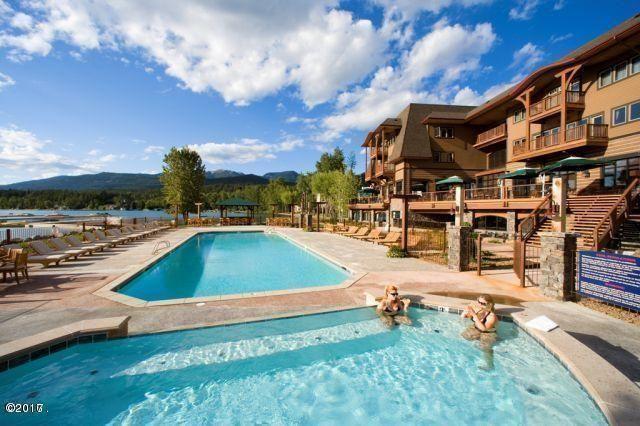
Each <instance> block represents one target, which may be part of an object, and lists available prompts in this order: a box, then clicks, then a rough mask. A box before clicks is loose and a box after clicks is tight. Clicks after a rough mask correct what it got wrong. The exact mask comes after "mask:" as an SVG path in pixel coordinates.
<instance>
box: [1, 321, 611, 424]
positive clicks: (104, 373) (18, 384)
mask: <svg viewBox="0 0 640 426" xmlns="http://www.w3.org/2000/svg"><path fill="white" fill-rule="evenodd" d="M410 314H411V316H412V318H413V321H414V326H400V327H399V328H395V329H393V330H388V329H386V328H385V327H383V326H382V325H381V323H380V321H379V319H378V318H376V316H375V314H374V312H373V310H371V309H358V310H352V311H346V312H339V313H331V314H323V315H311V316H306V317H299V318H291V319H283V320H273V321H265V322H259V323H251V324H242V325H236V326H229V327H214V328H208V329H200V330H192V331H182V332H176V333H166V334H160V335H151V336H144V337H134V338H130V339H120V340H112V341H108V342H103V343H93V344H86V345H77V346H74V347H72V348H70V349H67V350H63V351H61V352H57V353H55V354H53V355H51V356H48V357H45V358H41V359H39V360H36V361H32V362H30V363H28V364H24V365H22V366H20V367H17V368H15V369H11V370H8V371H6V372H4V373H0V395H2V399H3V403H5V402H6V401H26V402H34V403H36V402H40V403H43V404H44V408H45V410H48V413H43V414H35V415H20V416H18V415H9V414H6V413H2V414H0V423H3V424H36V423H44V422H46V421H53V422H54V423H56V424H76V423H91V424H131V425H146V424H150V423H151V424H230V425H231V424H256V423H261V424H282V425H285V424H286V425H288V424H318V423H322V424H348V425H352V424H354V425H359V424H362V425H364V424H366V425H383V424H385V425H388V424H394V423H400V424H410V425H412V424H447V425H449V424H491V423H493V424H499V425H541V424H544V425H563V426H565V425H568V424H582V425H597V424H606V422H605V419H604V418H603V416H602V415H601V413H600V412H599V410H598V409H597V408H596V406H595V404H594V403H593V402H592V400H591V399H589V397H588V396H587V394H586V393H585V392H584V391H583V390H582V388H581V387H580V386H579V385H578V383H577V382H576V381H575V380H574V379H573V378H572V376H571V375H570V374H569V373H568V372H567V370H565V369H564V368H563V367H562V366H561V365H560V364H559V363H558V362H557V361H556V359H555V358H554V357H553V356H552V355H550V354H549V353H548V352H547V351H545V350H544V349H543V348H542V347H541V346H540V345H538V344H537V343H536V342H535V341H534V340H533V339H532V338H530V337H529V336H528V335H527V334H526V333H524V332H522V331H521V330H519V329H518V328H517V327H516V326H515V325H514V324H511V323H505V322H503V323H500V324H499V327H498V335H499V337H500V339H499V341H498V343H497V344H496V346H495V355H494V363H495V366H494V369H493V370H490V371H485V370H483V369H482V367H483V366H485V359H484V356H483V353H482V351H480V350H479V348H478V346H477V345H476V343H474V342H468V341H466V340H464V339H462V338H461V337H460V332H461V331H462V330H464V329H465V327H467V326H468V325H469V322H468V320H466V321H465V320H461V319H459V318H458V316H456V315H452V314H445V313H438V312H435V311H426V310H421V309H412V311H411V313H410Z"/></svg>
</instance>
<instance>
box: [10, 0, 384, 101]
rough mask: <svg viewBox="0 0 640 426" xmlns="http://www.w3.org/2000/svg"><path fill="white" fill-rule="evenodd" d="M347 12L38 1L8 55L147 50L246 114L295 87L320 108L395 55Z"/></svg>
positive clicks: (20, 20)
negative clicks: (65, 48) (61, 46)
mask: <svg viewBox="0 0 640 426" xmlns="http://www.w3.org/2000/svg"><path fill="white" fill-rule="evenodd" d="M337 6H338V2H337V0H320V1H318V0H298V1H295V2H289V1H285V0H273V1H270V2H252V1H248V0H245V1H237V2H225V1H215V2H214V1H191V2H188V3H187V2H158V1H155V0H144V1H136V2H126V1H114V2H94V1H89V0H33V1H29V2H25V3H24V8H25V10H24V11H21V12H13V15H12V20H11V21H10V25H9V28H8V30H6V31H4V32H2V33H0V46H4V47H6V48H8V49H10V50H9V56H10V57H11V58H13V59H14V60H26V59H29V58H30V57H31V56H34V55H48V54H49V53H50V52H51V50H52V49H53V45H54V42H56V41H58V40H60V41H63V42H66V43H67V44H69V45H72V46H74V47H76V48H79V49H80V50H87V49H114V50H117V51H124V50H125V49H126V50H131V51H140V52H142V53H143V54H144V55H145V57H147V58H149V59H150V60H152V61H153V62H155V63H156V64H157V65H158V66H159V67H162V68H164V71H165V73H166V74H167V75H169V76H172V77H174V78H176V79H178V80H179V81H180V82H181V86H182V87H183V88H186V89H189V90H192V91H194V92H207V91H216V92H218V93H220V94H221V95H222V97H223V98H224V100H225V101H226V102H230V103H234V104H237V105H246V104H248V103H250V102H252V101H254V100H257V99H260V98H263V97H265V96H268V95H270V94H274V93H276V92H278V91H279V90H280V89H282V88H284V87H287V86H292V85H293V86H294V87H296V88H297V90H298V91H299V96H300V98H301V99H302V100H303V102H305V104H306V105H307V106H308V107H313V106H315V105H317V104H319V103H323V102H326V101H327V100H329V99H331V97H332V96H334V95H335V93H337V91H339V90H341V89H344V88H345V87H347V86H348V85H350V84H353V83H354V82H357V81H360V80H361V79H362V78H363V77H365V76H366V75H367V74H369V73H370V72H371V71H372V69H373V68H375V66H376V65H377V64H378V63H380V62H381V61H382V60H383V55H384V52H385V49H386V47H387V44H386V40H385V39H384V37H383V36H382V35H381V34H380V33H379V32H378V31H377V30H376V28H375V27H374V26H373V24H372V23H371V21H369V20H365V19H355V18H354V17H353V15H352V14H351V13H350V12H347V11H341V10H337V9H335V7H337ZM9 13H12V12H9ZM11 22H13V24H11ZM120 60H122V61H123V62H125V63H128V62H129V60H128V59H127V58H125V57H124V56H120Z"/></svg>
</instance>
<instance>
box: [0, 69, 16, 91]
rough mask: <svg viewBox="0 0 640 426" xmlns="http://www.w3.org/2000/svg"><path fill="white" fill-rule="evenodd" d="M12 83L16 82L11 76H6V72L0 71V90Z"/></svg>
mask: <svg viewBox="0 0 640 426" xmlns="http://www.w3.org/2000/svg"><path fill="white" fill-rule="evenodd" d="M14 84H16V82H15V80H14V79H13V78H11V77H10V76H8V75H7V74H4V73H1V72H0V92H1V91H3V90H4V89H6V88H7V87H9V86H13V85H14Z"/></svg>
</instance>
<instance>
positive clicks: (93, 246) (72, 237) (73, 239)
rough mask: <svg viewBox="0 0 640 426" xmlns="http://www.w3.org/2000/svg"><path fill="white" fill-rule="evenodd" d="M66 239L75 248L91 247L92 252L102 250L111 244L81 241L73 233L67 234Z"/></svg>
mask: <svg viewBox="0 0 640 426" xmlns="http://www.w3.org/2000/svg"><path fill="white" fill-rule="evenodd" d="M67 241H68V242H69V244H71V245H72V246H73V247H76V248H89V249H92V250H93V251H94V252H96V251H104V249H106V248H108V247H110V246H111V244H109V243H98V242H95V243H91V242H86V243H83V242H82V241H80V240H79V239H78V237H76V236H75V235H70V236H68V237H67Z"/></svg>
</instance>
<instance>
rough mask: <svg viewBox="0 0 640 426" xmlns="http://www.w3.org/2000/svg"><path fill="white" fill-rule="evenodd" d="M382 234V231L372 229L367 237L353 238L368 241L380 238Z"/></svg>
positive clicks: (357, 236)
mask: <svg viewBox="0 0 640 426" xmlns="http://www.w3.org/2000/svg"><path fill="white" fill-rule="evenodd" d="M381 234H382V229H372V230H371V232H369V233H368V234H367V235H354V236H353V238H357V239H358V240H367V239H370V238H378V237H379V236H380V235H381Z"/></svg>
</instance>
